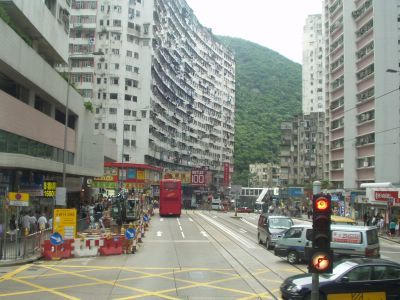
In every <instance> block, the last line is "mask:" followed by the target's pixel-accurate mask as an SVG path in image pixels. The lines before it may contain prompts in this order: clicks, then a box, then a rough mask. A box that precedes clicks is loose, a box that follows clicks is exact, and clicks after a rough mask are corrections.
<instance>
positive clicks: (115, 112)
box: [108, 107, 117, 115]
mask: <svg viewBox="0 0 400 300" xmlns="http://www.w3.org/2000/svg"><path fill="white" fill-rule="evenodd" d="M108 111H109V113H110V115H116V114H117V109H116V108H113V107H111V108H110V109H109V110H108Z"/></svg>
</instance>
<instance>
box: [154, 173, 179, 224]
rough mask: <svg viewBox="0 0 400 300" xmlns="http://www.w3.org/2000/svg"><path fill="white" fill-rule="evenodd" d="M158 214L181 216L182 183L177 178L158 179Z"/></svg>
mask: <svg viewBox="0 0 400 300" xmlns="http://www.w3.org/2000/svg"><path fill="white" fill-rule="evenodd" d="M159 205H160V210H159V211H160V216H171V215H174V216H178V217H180V216H181V211H182V184H181V181H180V180H177V179H161V180H160V201H159Z"/></svg>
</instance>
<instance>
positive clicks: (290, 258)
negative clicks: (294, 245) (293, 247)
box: [287, 251, 299, 264]
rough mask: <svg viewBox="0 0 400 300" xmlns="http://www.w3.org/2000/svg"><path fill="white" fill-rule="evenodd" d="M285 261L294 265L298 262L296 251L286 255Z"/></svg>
mask: <svg viewBox="0 0 400 300" xmlns="http://www.w3.org/2000/svg"><path fill="white" fill-rule="evenodd" d="M287 260H288V262H289V263H290V264H295V263H297V262H298V261H299V255H298V254H297V252H296V251H290V252H289V253H288V255H287Z"/></svg>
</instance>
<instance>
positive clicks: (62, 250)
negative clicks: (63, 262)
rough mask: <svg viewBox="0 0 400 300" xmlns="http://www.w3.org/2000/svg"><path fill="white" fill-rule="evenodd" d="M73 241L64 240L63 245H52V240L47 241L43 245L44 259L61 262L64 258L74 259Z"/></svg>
mask: <svg viewBox="0 0 400 300" xmlns="http://www.w3.org/2000/svg"><path fill="white" fill-rule="evenodd" d="M73 241H74V240H73V239H71V240H64V242H63V243H62V244H61V245H58V246H55V245H52V244H51V242H50V240H46V241H44V243H43V258H44V259H46V260H60V259H62V258H70V257H72V247H73V246H72V243H73Z"/></svg>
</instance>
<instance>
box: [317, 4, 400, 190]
mask: <svg viewBox="0 0 400 300" xmlns="http://www.w3.org/2000/svg"><path fill="white" fill-rule="evenodd" d="M399 5H400V1H398V0H389V1H371V0H365V1H361V0H355V1H342V0H336V1H327V0H326V1H325V2H324V8H325V9H324V24H326V27H325V35H326V39H325V43H326V47H325V49H326V50H327V51H326V53H325V73H326V81H325V96H326V116H327V123H326V149H327V150H328V151H327V153H328V154H327V155H326V161H327V164H329V179H330V181H331V183H332V185H333V187H334V188H345V189H354V188H358V187H360V185H361V184H362V183H370V182H392V183H394V184H400V167H399V166H400V127H399V121H400V115H399V109H400V101H399V91H398V86H399V80H400V79H399V76H398V74H393V73H388V72H386V70H387V69H394V70H395V71H398V70H399V44H398V13H399ZM344 41H345V43H344Z"/></svg>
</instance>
